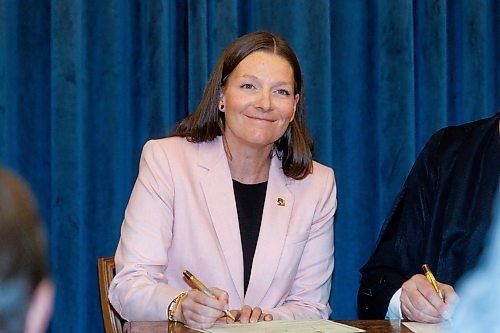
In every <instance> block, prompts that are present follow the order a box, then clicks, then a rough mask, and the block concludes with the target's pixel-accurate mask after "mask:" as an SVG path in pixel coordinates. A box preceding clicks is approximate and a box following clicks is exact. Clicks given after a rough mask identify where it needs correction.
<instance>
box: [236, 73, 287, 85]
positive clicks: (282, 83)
mask: <svg viewBox="0 0 500 333" xmlns="http://www.w3.org/2000/svg"><path fill="white" fill-rule="evenodd" d="M241 77H243V78H247V79H254V80H259V78H258V77H257V76H255V75H249V74H243V75H242V76H241ZM287 84H289V85H292V86H293V82H286V81H278V82H274V83H273V86H281V85H287Z"/></svg>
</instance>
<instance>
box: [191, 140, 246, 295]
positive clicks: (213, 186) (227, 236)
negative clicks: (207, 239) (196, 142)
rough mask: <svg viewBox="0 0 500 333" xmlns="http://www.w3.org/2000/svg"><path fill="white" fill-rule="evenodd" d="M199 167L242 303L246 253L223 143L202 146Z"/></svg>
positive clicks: (220, 141) (213, 218)
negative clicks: (203, 170) (242, 243)
mask: <svg viewBox="0 0 500 333" xmlns="http://www.w3.org/2000/svg"><path fill="white" fill-rule="evenodd" d="M199 164H200V166H201V167H203V168H204V169H206V170H207V172H206V174H205V175H203V176H202V180H201V186H202V189H203V192H204V194H205V199H206V203H207V207H208V210H209V212H210V216H211V217H212V222H213V226H214V229H215V232H216V234H217V237H218V239H219V244H220V247H221V250H222V253H223V255H224V257H225V260H226V264H227V267H228V270H229V273H230V274H231V278H232V280H233V283H234V289H235V290H237V292H238V295H239V297H240V302H242V303H243V294H244V292H243V253H242V249H241V239H240V229H239V224H238V212H237V210H236V203H235V198H234V190H233V182H232V178H231V172H230V170H229V165H228V163H227V158H226V155H225V153H224V147H223V145H222V140H221V139H220V137H217V138H216V139H215V140H214V142H212V143H207V144H202V145H200V150H199Z"/></svg>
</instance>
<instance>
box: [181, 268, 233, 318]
mask: <svg viewBox="0 0 500 333" xmlns="http://www.w3.org/2000/svg"><path fill="white" fill-rule="evenodd" d="M182 274H184V276H185V277H186V279H188V280H189V281H191V283H192V284H193V286H194V287H195V288H196V289H198V290H199V291H201V292H202V293H204V294H205V295H207V296H209V297H213V298H216V297H215V295H214V294H212V292H211V291H210V289H208V288H207V287H205V285H204V284H203V283H201V281H200V280H198V279H197V278H196V277H195V276H194V275H193V274H191V273H190V272H189V271H188V270H187V269H186V270H184V272H182ZM224 313H225V314H226V316H228V317H229V318H231V319H232V320H234V321H236V318H235V317H234V316H233V314H232V313H231V312H229V310H224Z"/></svg>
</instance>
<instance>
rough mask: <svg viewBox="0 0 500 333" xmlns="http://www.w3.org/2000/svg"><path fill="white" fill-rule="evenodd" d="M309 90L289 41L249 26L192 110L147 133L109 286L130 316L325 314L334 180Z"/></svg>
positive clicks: (198, 323)
mask: <svg viewBox="0 0 500 333" xmlns="http://www.w3.org/2000/svg"><path fill="white" fill-rule="evenodd" d="M303 94H304V93H303V84H302V74H301V70H300V66H299V63H298V60H297V58H296V56H295V53H294V52H293V50H292V49H291V48H290V46H289V45H288V43H287V42H286V41H285V40H283V39H282V38H281V37H279V36H276V35H274V34H271V33H268V32H256V33H251V34H247V35H244V36H242V37H240V38H238V39H237V40H235V41H234V42H233V43H232V44H230V45H229V46H228V47H227V48H226V50H225V51H224V52H223V54H222V56H221V57H220V59H219V60H218V62H217V65H216V67H215V70H214V72H213V73H212V75H211V76H210V79H209V81H208V84H207V87H206V89H205V92H204V96H203V99H202V100H201V102H200V104H199V106H198V107H197V109H196V111H195V112H194V113H192V114H191V115H189V116H188V117H186V118H185V119H184V120H182V121H181V122H180V123H179V125H178V126H177V128H176V130H175V132H174V134H173V135H172V136H171V137H169V138H165V139H160V140H153V141H149V142H148V143H146V145H145V146H144V150H143V152H142V157H141V162H140V167H139V175H138V178H137V181H136V184H135V186H134V189H133V191H132V195H131V197H130V201H129V204H128V206H127V209H126V212H125V219H124V221H123V226H122V233H121V239H120V242H119V244H118V248H117V250H116V255H115V262H116V269H117V274H116V276H115V278H114V279H113V282H112V284H111V287H110V291H109V299H110V301H111V303H112V304H113V306H114V307H115V309H116V310H117V311H118V312H119V313H120V314H121V315H122V316H123V318H125V319H127V320H166V319H170V320H177V321H182V322H184V323H187V324H188V325H190V326H193V327H199V328H208V327H211V326H212V325H213V324H214V323H215V322H216V321H217V320H221V318H222V317H223V316H224V312H223V311H224V310H225V309H230V310H231V312H232V314H234V315H235V317H236V318H237V320H239V321H240V322H242V323H248V322H255V321H258V320H272V319H318V318H328V316H329V314H330V312H331V310H330V307H329V305H328V298H329V296H330V286H331V276H332V271H333V215H334V213H335V209H336V205H337V200H336V186H335V178H334V174H333V170H332V169H330V168H328V167H326V166H323V165H321V164H319V163H317V162H315V161H313V160H312V142H311V139H310V137H309V135H308V132H307V128H306V124H305V114H304V103H303V101H304V97H303ZM185 269H188V270H189V271H190V272H191V273H193V274H194V275H195V276H196V277H198V278H199V279H200V280H201V281H203V283H204V284H205V285H207V286H209V287H211V288H210V291H211V292H212V293H213V294H214V295H215V297H209V296H206V295H205V294H203V293H202V292H200V291H198V290H196V289H192V288H191V287H190V285H189V284H188V283H187V282H186V280H184V279H183V274H182V272H183V271H184V270H185ZM224 320H226V321H227V322H232V320H231V319H229V318H224Z"/></svg>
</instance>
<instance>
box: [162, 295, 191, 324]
mask: <svg viewBox="0 0 500 333" xmlns="http://www.w3.org/2000/svg"><path fill="white" fill-rule="evenodd" d="M186 294H187V292H183V293H180V294H179V295H177V296H176V297H175V298H174V300H173V301H172V302H170V304H169V305H168V311H167V318H168V321H177V320H175V319H174V314H175V311H177V307H179V304H180V300H181V299H182V298H183V297H184V296H186Z"/></svg>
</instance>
